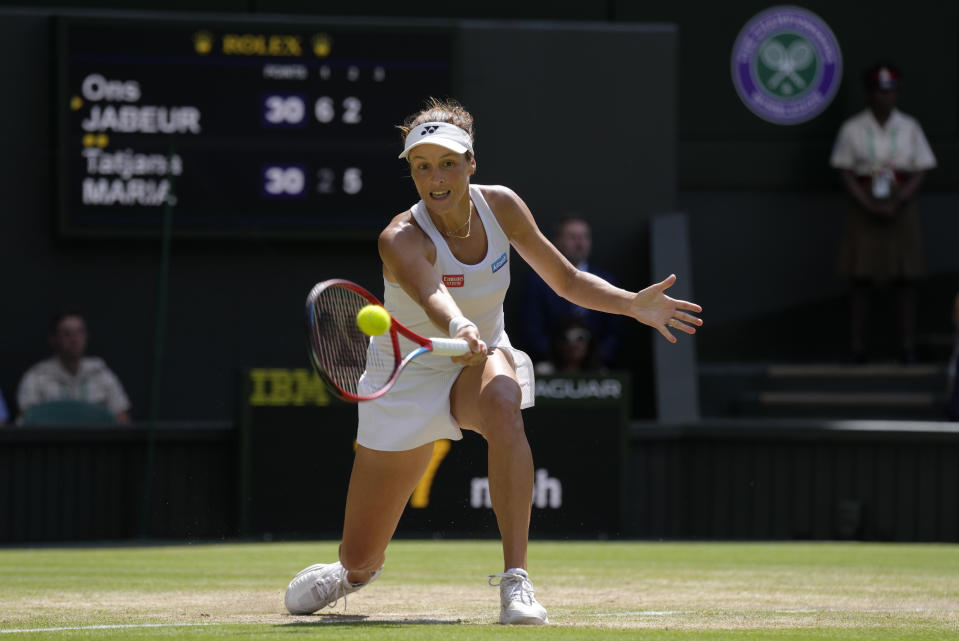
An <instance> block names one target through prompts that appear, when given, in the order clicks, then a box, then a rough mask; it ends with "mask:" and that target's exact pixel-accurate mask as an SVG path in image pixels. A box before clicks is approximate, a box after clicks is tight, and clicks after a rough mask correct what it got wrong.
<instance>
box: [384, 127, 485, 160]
mask: <svg viewBox="0 0 959 641" xmlns="http://www.w3.org/2000/svg"><path fill="white" fill-rule="evenodd" d="M419 126H420V127H421V129H420V132H419V135H418V136H416V135H414V134H413V132H410V133H409V135H407V136H406V145H405V148H404V149H403V153H401V154H400V156H399V157H400V158H406V157H407V155H408V154H409V153H410V151H411V150H412V149H413V148H414V147H416V146H417V145H422V144H430V145H439V146H440V147H446V148H447V149H449V150H450V151H454V152H456V153H458V154H465V153H466V152H470V153H473V141H472V140H470V135H469V134H468V133H466V132H465V131H464V130H463V129H460V128H459V127H457V126H456V125H452V124H450V123H448V122H426V123H423V124H422V125H419Z"/></svg>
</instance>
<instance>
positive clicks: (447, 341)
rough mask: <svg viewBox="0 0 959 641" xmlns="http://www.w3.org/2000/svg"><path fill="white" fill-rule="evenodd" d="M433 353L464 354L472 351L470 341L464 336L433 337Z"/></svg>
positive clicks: (431, 340)
mask: <svg viewBox="0 0 959 641" xmlns="http://www.w3.org/2000/svg"><path fill="white" fill-rule="evenodd" d="M430 343H432V344H433V353H434V354H436V355H437V356H462V355H463V354H469V353H470V346H469V343H467V342H466V341H464V340H463V339H462V338H431V339H430Z"/></svg>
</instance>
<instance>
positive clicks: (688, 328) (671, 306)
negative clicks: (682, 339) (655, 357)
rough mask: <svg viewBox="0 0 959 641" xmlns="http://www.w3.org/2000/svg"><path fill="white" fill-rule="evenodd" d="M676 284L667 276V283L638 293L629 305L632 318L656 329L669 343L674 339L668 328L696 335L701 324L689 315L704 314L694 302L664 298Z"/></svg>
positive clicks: (674, 276)
mask: <svg viewBox="0 0 959 641" xmlns="http://www.w3.org/2000/svg"><path fill="white" fill-rule="evenodd" d="M675 282H676V274H670V275H669V277H667V278H666V280H664V281H662V282H660V283H656V284H655V285H650V286H649V287H647V288H646V289H644V290H642V291H640V292H637V293H636V296H635V297H634V298H633V300H632V302H631V303H630V305H629V313H630V315H631V316H632V317H633V318H635V319H636V320H638V321H639V322H640V323H643V324H644V325H649V326H650V327H653V328H655V329H657V330H659V333H660V334H662V335H663V336H664V337H665V338H666V340H668V341H669V342H670V343H675V342H676V337H675V336H673V334H672V332H670V331H669V328H672V329H678V330H679V331H681V332H685V333H686V334H695V333H696V328H697V327H700V326H702V324H703V320H702V319H701V318H697V317H696V316H693V315H692V314H690V313H688V312H695V313H697V314H699V313H701V312H702V311H703V308H702V307H700V306H699V305H697V304H696V303H690V302H688V301H685V300H676V299H675V298H670V297H669V296H667V295H666V293H665V292H666V290H667V289H669V288H670V287H672V286H673V283H675Z"/></svg>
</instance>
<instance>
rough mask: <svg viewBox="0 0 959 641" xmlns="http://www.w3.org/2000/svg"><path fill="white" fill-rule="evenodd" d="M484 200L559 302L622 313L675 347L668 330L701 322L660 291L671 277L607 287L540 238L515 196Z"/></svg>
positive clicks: (501, 193) (690, 308)
mask: <svg viewBox="0 0 959 641" xmlns="http://www.w3.org/2000/svg"><path fill="white" fill-rule="evenodd" d="M485 189H488V190H489V192H488V193H487V194H486V195H487V201H488V202H490V203H491V205H493V206H494V212H495V213H496V216H497V219H498V220H499V222H500V226H501V227H502V228H503V230H504V231H506V234H507V235H508V236H509V239H510V242H511V243H512V244H513V246H514V247H515V248H516V250H517V251H518V252H519V254H520V255H521V256H522V257H523V258H524V259H525V260H526V262H527V263H529V265H530V267H532V268H533V270H534V271H535V272H536V273H537V274H539V276H540V277H541V278H542V279H543V280H544V281H546V283H547V284H548V285H549V286H550V287H551V288H552V289H553V291H555V292H556V293H557V294H559V295H560V296H562V297H563V298H565V299H567V300H569V301H571V302H573V303H575V304H577V305H579V306H580V307H587V308H589V309H595V310H597V311H601V312H607V313H610V314H622V315H625V316H630V317H632V318H635V319H636V320H638V321H639V322H641V323H644V324H646V325H649V326H650V327H653V328H654V329H656V330H658V331H659V333H660V334H662V335H663V336H664V337H665V338H666V340H668V341H669V342H671V343H675V342H676V337H675V336H673V335H672V333H671V332H670V331H669V329H668V328H669V327H672V328H673V329H678V330H680V331H682V332H685V333H686V334H695V333H696V327H698V326H700V325H702V324H703V321H702V320H701V319H699V318H696V317H695V316H693V315H692V314H690V313H689V312H695V313H700V312H702V308H701V307H700V306H699V305H696V304H695V303H690V302H687V301H682V300H676V299H674V298H670V297H669V296H667V295H666V294H665V293H664V292H665V290H666V289H668V288H669V287H670V286H672V284H673V283H675V282H676V276H675V275H670V276H669V278H667V279H666V280H664V281H663V282H661V283H656V284H655V285H650V286H649V287H647V288H646V289H644V290H642V291H640V292H630V291H626V290H624V289H621V288H619V287H615V286H614V285H612V284H610V283H608V282H607V281H605V280H603V279H602V278H600V277H599V276H596V275H594V274H590V273H588V272H584V271H580V270H578V269H576V267H574V266H573V265H571V264H570V262H569V261H568V260H566V258H565V257H563V255H562V254H561V253H560V252H559V250H558V249H556V247H555V246H554V245H553V244H552V243H551V242H550V241H549V240H548V239H547V238H546V237H545V236H544V235H543V234H542V232H541V231H540V230H539V227H538V226H537V225H536V221H535V220H534V219H533V214H532V212H530V210H529V208H528V207H527V206H526V204H525V203H524V202H523V200H522V199H521V198H520V197H519V196H518V195H516V193H515V192H513V191H512V190H509V189H507V188H504V187H487V188H485Z"/></svg>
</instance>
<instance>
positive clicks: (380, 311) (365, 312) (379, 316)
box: [356, 305, 393, 336]
mask: <svg viewBox="0 0 959 641" xmlns="http://www.w3.org/2000/svg"><path fill="white" fill-rule="evenodd" d="M392 324H393V319H392V318H390V313H389V312H388V311H386V308H385V307H383V306H381V305H367V306H366V307H364V308H363V309H361V310H360V311H359V312H357V314H356V325H357V327H359V328H360V330H361V331H362V332H363V333H364V334H366V335H367V336H379V335H380V334H385V333H386V332H388V331H389V329H390V325H392Z"/></svg>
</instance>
